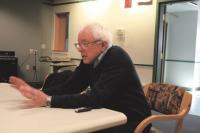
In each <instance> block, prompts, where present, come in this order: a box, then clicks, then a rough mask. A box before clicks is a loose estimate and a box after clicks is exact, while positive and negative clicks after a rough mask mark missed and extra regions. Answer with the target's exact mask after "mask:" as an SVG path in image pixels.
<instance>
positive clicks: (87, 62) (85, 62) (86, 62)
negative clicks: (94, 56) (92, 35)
mask: <svg viewBox="0 0 200 133" xmlns="http://www.w3.org/2000/svg"><path fill="white" fill-rule="evenodd" d="M83 63H84V64H91V61H88V60H83Z"/></svg>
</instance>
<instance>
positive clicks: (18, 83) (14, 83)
mask: <svg viewBox="0 0 200 133" xmlns="http://www.w3.org/2000/svg"><path fill="white" fill-rule="evenodd" d="M9 82H10V84H11V85H12V86H13V87H15V88H16V89H19V88H20V87H21V86H22V85H23V86H29V85H28V84H27V83H26V82H25V81H24V80H22V79H20V78H18V77H15V76H10V77H9Z"/></svg>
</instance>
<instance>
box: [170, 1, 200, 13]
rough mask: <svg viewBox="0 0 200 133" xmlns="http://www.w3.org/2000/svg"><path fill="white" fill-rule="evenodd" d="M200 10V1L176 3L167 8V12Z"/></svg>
mask: <svg viewBox="0 0 200 133" xmlns="http://www.w3.org/2000/svg"><path fill="white" fill-rule="evenodd" d="M199 9H200V1H197V2H181V3H174V4H171V5H168V6H167V12H184V11H198V10H199Z"/></svg>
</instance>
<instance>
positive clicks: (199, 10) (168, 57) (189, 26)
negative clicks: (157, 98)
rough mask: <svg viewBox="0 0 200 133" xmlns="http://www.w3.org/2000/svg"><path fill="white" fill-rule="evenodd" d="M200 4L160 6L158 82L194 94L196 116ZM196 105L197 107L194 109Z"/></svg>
mask: <svg viewBox="0 0 200 133" xmlns="http://www.w3.org/2000/svg"><path fill="white" fill-rule="evenodd" d="M199 14H200V1H196V0H188V1H181V2H175V1H170V2H160V3H159V19H158V21H159V22H158V25H159V26H158V37H157V46H156V55H155V57H156V59H155V62H156V63H155V64H156V67H155V68H154V81H156V82H160V83H171V84H176V85H179V86H183V87H186V88H187V91H190V92H191V93H193V97H194V98H195V99H194V100H193V105H192V109H191V110H192V111H191V112H192V114H195V115H199V114H200V112H199V111H198V110H197V104H198V105H200V103H198V102H197V101H199V100H200V92H199V91H198V90H199V88H200V55H199V52H200V46H199V45H200V44H199V40H200V39H199V38H200V35H199V33H200V26H199V25H200V15H199ZM194 105H195V106H194Z"/></svg>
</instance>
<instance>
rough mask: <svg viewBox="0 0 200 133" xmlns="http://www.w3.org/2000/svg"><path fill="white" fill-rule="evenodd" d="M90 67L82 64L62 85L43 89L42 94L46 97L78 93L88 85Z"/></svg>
mask: <svg viewBox="0 0 200 133" xmlns="http://www.w3.org/2000/svg"><path fill="white" fill-rule="evenodd" d="M89 68H90V66H89V65H86V64H83V63H82V62H81V63H80V65H79V66H78V67H77V68H76V70H75V71H74V72H73V74H72V75H71V76H70V77H69V78H67V79H66V80H65V81H64V82H63V83H60V84H56V85H52V86H49V87H47V88H43V90H42V91H43V92H44V93H46V94H47V95H61V94H74V93H79V92H81V91H82V90H84V89H85V88H87V86H88V84H89V75H88V73H89V70H90V69H89Z"/></svg>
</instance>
